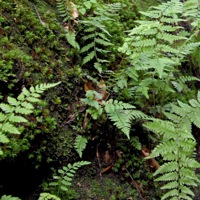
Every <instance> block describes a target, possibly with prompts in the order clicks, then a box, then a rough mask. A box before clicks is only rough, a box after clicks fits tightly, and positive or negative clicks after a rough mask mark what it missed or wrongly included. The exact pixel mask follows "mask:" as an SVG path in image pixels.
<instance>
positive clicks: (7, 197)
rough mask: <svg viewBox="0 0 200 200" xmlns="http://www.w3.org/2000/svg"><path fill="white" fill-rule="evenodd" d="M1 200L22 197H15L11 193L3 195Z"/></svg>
mask: <svg viewBox="0 0 200 200" xmlns="http://www.w3.org/2000/svg"><path fill="white" fill-rule="evenodd" d="M1 200H21V199H20V198H18V197H13V196H11V195H3V196H2V197H1Z"/></svg>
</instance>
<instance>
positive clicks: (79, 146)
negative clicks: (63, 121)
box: [75, 135, 88, 158]
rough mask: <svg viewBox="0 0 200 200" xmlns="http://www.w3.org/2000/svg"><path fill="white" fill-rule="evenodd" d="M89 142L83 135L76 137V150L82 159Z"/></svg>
mask: <svg viewBox="0 0 200 200" xmlns="http://www.w3.org/2000/svg"><path fill="white" fill-rule="evenodd" d="M87 142H88V141H87V139H86V138H84V137H82V136H81V135H79V136H77V137H76V141H75V149H76V151H77V152H78V154H79V156H80V157H81V158H82V155H83V150H84V149H85V147H86V145H87Z"/></svg>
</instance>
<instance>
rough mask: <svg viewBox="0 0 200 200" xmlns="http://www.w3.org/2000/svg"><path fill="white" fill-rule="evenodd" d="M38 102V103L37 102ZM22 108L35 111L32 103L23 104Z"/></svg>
mask: <svg viewBox="0 0 200 200" xmlns="http://www.w3.org/2000/svg"><path fill="white" fill-rule="evenodd" d="M36 102H38V101H36ZM21 106H23V107H24V108H26V109H28V110H33V109H34V107H33V105H32V104H31V103H28V102H22V103H21Z"/></svg>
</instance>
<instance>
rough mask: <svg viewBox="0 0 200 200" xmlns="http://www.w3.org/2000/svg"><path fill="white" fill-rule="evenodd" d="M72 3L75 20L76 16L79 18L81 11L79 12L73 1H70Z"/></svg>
mask: <svg viewBox="0 0 200 200" xmlns="http://www.w3.org/2000/svg"><path fill="white" fill-rule="evenodd" d="M70 4H71V14H72V17H73V19H74V20H75V19H76V18H78V16H79V13H78V10H77V8H76V5H75V4H74V3H73V2H71V1H70Z"/></svg>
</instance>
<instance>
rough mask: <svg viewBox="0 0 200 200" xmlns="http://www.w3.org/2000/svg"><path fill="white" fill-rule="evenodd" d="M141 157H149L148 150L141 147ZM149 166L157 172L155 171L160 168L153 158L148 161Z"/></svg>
mask: <svg viewBox="0 0 200 200" xmlns="http://www.w3.org/2000/svg"><path fill="white" fill-rule="evenodd" d="M142 155H143V156H144V157H148V156H150V150H149V149H147V148H146V147H143V148H142ZM149 166H150V167H151V168H154V169H155V170H157V169H158V168H159V167H160V165H159V163H158V161H156V159H155V158H150V159H149Z"/></svg>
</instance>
